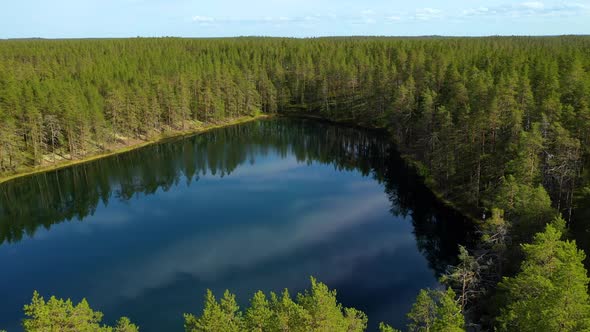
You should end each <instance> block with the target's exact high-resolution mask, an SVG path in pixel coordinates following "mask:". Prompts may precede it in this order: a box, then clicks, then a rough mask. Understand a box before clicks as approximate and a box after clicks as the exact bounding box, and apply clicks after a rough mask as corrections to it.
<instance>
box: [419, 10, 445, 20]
mask: <svg viewBox="0 0 590 332" xmlns="http://www.w3.org/2000/svg"><path fill="white" fill-rule="evenodd" d="M441 17H442V11H441V10H440V9H436V8H420V9H416V12H415V14H414V18H415V19H416V20H420V21H428V20H432V19H436V18H441Z"/></svg>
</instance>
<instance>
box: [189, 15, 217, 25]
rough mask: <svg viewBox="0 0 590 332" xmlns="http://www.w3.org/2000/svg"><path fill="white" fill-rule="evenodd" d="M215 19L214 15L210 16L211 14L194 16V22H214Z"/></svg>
mask: <svg viewBox="0 0 590 332" xmlns="http://www.w3.org/2000/svg"><path fill="white" fill-rule="evenodd" d="M214 21H215V19H214V18H213V17H209V16H199V15H196V16H193V22H200V23H212V22H214Z"/></svg>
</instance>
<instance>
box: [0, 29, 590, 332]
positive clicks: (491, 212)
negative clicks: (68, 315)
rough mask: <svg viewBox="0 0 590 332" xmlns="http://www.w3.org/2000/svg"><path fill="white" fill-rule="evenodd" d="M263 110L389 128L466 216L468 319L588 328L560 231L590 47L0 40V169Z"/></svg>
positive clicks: (580, 178) (390, 41)
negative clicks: (472, 240)
mask: <svg viewBox="0 0 590 332" xmlns="http://www.w3.org/2000/svg"><path fill="white" fill-rule="evenodd" d="M260 113H268V114H297V115H308V116H314V117H320V118H324V119H329V120H333V121H338V122H346V123H353V124H357V125H361V126H365V127H378V128H386V129H388V130H389V131H390V133H391V136H392V138H393V140H394V142H395V143H396V146H397V149H398V150H399V152H400V153H401V154H402V155H404V157H405V159H406V160H407V161H410V162H412V163H413V164H414V165H415V166H416V168H417V169H418V170H419V172H420V174H421V175H422V176H424V178H425V180H426V182H427V184H428V185H429V187H430V188H432V189H433V191H434V192H436V193H437V194H438V195H440V197H441V199H443V200H446V201H447V202H449V203H451V204H453V205H454V206H456V207H458V208H459V209H460V210H461V211H463V212H464V213H466V214H468V215H471V216H473V217H474V219H477V220H478V221H476V223H477V225H478V228H479V233H480V234H481V241H479V243H478V244H477V245H475V246H474V248H468V249H462V251H461V256H460V260H461V263H460V264H459V265H458V266H456V267H454V268H452V269H450V270H449V271H448V273H447V275H446V283H447V284H448V285H450V286H451V287H452V288H453V289H454V290H455V293H456V294H457V301H458V303H459V304H460V308H461V310H462V312H463V314H465V316H466V318H467V322H468V324H472V323H473V322H477V324H480V322H481V325H483V326H484V327H490V326H495V327H496V328H498V329H500V330H509V331H528V330H530V331H535V330H539V328H540V329H541V330H544V331H574V330H583V329H585V328H590V302H589V300H588V294H587V286H588V277H587V276H586V273H585V272H584V267H583V266H582V265H581V264H582V263H581V262H582V261H583V260H584V259H585V255H584V253H583V252H581V251H579V250H578V249H576V246H575V243H574V242H570V241H566V240H564V239H563V238H566V239H567V238H568V236H571V229H570V228H571V227H570V226H571V220H572V211H573V209H574V207H575V204H574V203H575V196H576V194H577V193H579V192H582V191H584V190H586V191H587V190H589V189H587V188H586V187H587V181H588V180H587V176H585V173H586V171H587V167H585V164H586V161H587V159H588V155H589V152H590V37H584V36H562V37H489V38H444V39H437V38H424V39H422V38H412V39H404V38H352V37H351V38H317V39H284V38H231V39H177V38H162V39H143V38H138V39H120V40H117V39H114V40H15V41H1V42H0V173H7V174H8V173H12V172H17V171H19V170H22V169H25V168H27V167H33V166H36V165H41V164H45V165H46V164H51V163H53V162H56V160H57V159H59V160H62V159H76V158H80V157H83V156H85V155H88V154H92V153H96V152H100V151H103V150H107V149H109V147H110V146H112V145H113V144H116V143H117V142H119V143H120V142H126V141H129V140H150V139H153V138H154V137H158V136H159V135H160V134H161V133H163V132H169V131H181V130H189V129H191V128H195V127H197V126H199V124H201V123H215V122H218V121H222V120H224V119H228V118H236V117H240V116H247V115H254V114H260ZM548 223H550V224H551V225H549V226H546V225H547V224H548ZM562 233H563V234H564V236H563V237H562V235H561V234H562ZM535 234H536V235H535ZM530 242H532V244H528V245H525V246H521V245H520V244H521V243H530ZM580 271H582V272H580ZM444 278H445V277H443V279H444ZM498 283H499V284H498ZM497 285H499V287H498V286H497ZM497 289H499V290H500V291H499V292H498V291H496V290H497ZM482 299H485V301H483V300H482ZM533 318H534V319H533Z"/></svg>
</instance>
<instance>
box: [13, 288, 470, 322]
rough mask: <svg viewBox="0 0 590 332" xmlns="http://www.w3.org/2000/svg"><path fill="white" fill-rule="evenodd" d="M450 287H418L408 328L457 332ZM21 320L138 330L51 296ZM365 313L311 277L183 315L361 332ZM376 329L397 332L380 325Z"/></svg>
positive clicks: (211, 301) (209, 297)
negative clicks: (307, 282) (304, 286)
mask: <svg viewBox="0 0 590 332" xmlns="http://www.w3.org/2000/svg"><path fill="white" fill-rule="evenodd" d="M454 296H455V294H454V293H453V291H452V290H451V289H448V290H446V291H442V290H429V291H423V292H421V293H420V294H419V295H418V298H417V300H416V303H415V304H414V305H413V307H412V310H411V311H410V312H409V313H408V319H409V320H410V324H408V330H409V331H423V330H425V328H426V331H433V332H453V331H456V332H459V331H464V330H463V324H464V322H463V317H462V316H461V312H460V309H459V307H458V306H457V304H456V303H455V301H454ZM24 312H25V315H26V316H27V318H25V319H24V320H23V324H22V325H23V327H24V331H25V332H64V331H97V332H138V331H139V330H140V329H139V327H138V326H137V325H135V324H133V323H132V322H131V321H130V320H129V318H127V317H122V318H120V319H119V320H118V321H117V323H116V325H115V326H114V327H111V326H108V325H105V324H102V318H103V315H102V313H101V312H99V311H94V310H93V309H91V308H90V306H89V304H88V302H87V301H86V299H82V301H81V302H80V303H78V304H76V305H74V304H73V303H72V301H71V300H70V299H67V300H63V299H58V298H56V297H54V296H52V297H51V298H50V299H49V300H48V301H45V299H44V298H43V297H41V296H40V295H39V293H37V292H34V293H33V299H32V300H31V303H30V304H27V305H25V306H24ZM367 321H368V318H367V316H366V315H365V314H364V313H363V312H362V311H359V310H357V309H354V308H344V307H343V306H342V304H340V303H339V302H338V300H337V299H336V291H335V290H330V289H329V288H328V287H327V286H326V285H325V284H323V283H321V282H318V281H317V280H315V279H314V278H311V288H310V289H309V290H306V291H305V292H303V293H298V294H297V296H296V297H295V299H293V298H292V297H291V295H290V294H289V291H288V290H287V289H285V290H284V291H283V292H282V293H281V294H276V293H272V292H271V293H270V296H269V297H267V296H266V294H264V293H263V292H262V291H258V292H256V293H255V294H254V296H253V297H252V299H251V300H250V306H249V307H248V308H246V310H245V311H242V310H240V307H239V306H238V303H237V301H236V297H235V295H233V294H232V293H230V292H229V291H228V290H226V291H225V293H224V294H223V297H222V298H221V299H219V300H217V299H216V298H215V295H213V293H212V292H211V291H210V290H208V291H207V294H206V295H205V303H204V309H203V312H202V313H201V315H200V316H195V315H193V314H188V313H185V314H184V329H185V331H186V332H246V331H248V332H257V331H259V332H263V331H267V332H274V331H276V332H279V331H293V332H310V331H316V332H320V331H330V332H363V331H365V330H366V329H367ZM379 330H380V331H382V332H398V330H395V329H393V328H392V327H390V326H388V325H387V324H385V323H383V322H382V323H380V326H379Z"/></svg>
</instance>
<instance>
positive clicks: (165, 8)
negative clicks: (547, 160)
mask: <svg viewBox="0 0 590 332" xmlns="http://www.w3.org/2000/svg"><path fill="white" fill-rule="evenodd" d="M434 34H436V35H466V36H479V35H513V34H514V35H554V34H590V0H573V1H558V0H523V1H511V0H491V1H483V0H447V1H443V0H438V1H435V0H410V1H407V0H406V1H395V0H365V1H358V0H357V1H352V0H273V1H271V0H265V1H256V0H254V1H252V0H251V1H248V0H243V1H240V0H206V1H203V0H199V1H196V0H53V1H47V0H6V1H5V2H4V3H3V4H2V8H1V9H0V38H23V37H45V38H80V37H135V36H145V37H148V36H182V37H222V36H244V35H264V36H292V37H310V36H333V35H395V36H416V35H434Z"/></svg>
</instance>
